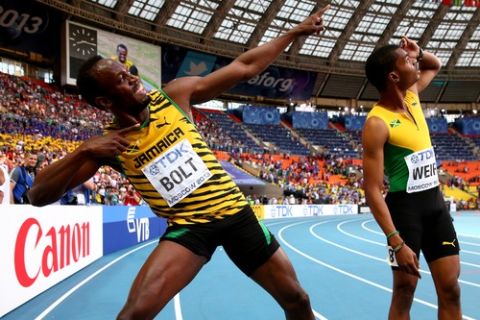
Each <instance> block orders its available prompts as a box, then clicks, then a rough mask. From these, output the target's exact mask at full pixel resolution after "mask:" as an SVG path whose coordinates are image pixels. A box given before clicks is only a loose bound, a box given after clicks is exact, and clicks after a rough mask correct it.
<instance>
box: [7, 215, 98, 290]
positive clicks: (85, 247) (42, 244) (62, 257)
mask: <svg viewBox="0 0 480 320" xmlns="http://www.w3.org/2000/svg"><path fill="white" fill-rule="evenodd" d="M29 237H30V239H32V238H33V239H35V241H30V242H28V243H27V238H29ZM27 246H28V247H27ZM37 250H40V252H39V253H41V254H33V253H36V252H38V251H37ZM88 255H90V223H88V222H86V223H82V224H78V223H76V224H74V225H66V226H61V227H60V228H58V230H57V229H55V227H51V228H50V229H48V231H47V232H46V233H45V234H44V232H43V230H42V226H41V225H40V223H39V222H38V221H37V220H36V219H34V218H29V219H27V220H25V222H24V223H23V224H22V226H21V227H20V230H19V232H18V235H17V239H16V241H15V274H16V276H17V279H18V282H19V283H20V284H21V285H22V286H24V287H29V286H31V285H32V284H33V283H34V282H35V280H36V279H37V278H38V276H39V274H40V272H42V274H43V275H44V276H45V277H48V276H49V275H50V274H51V273H52V272H57V271H58V270H61V269H63V268H65V267H66V266H68V265H70V263H76V262H78V261H79V260H80V259H81V258H84V257H86V256H88ZM28 256H38V257H40V256H41V261H35V260H32V259H29V260H28V270H30V272H28V271H27V261H26V258H27V257H28ZM32 264H33V265H32ZM32 270H34V271H32Z"/></svg>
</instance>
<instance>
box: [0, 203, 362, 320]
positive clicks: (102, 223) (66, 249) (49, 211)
mask: <svg viewBox="0 0 480 320" xmlns="http://www.w3.org/2000/svg"><path fill="white" fill-rule="evenodd" d="M254 211H255V214H256V215H257V217H258V219H276V218H294V217H314V216H322V215H347V214H358V206H357V205H348V204H346V205H265V206H262V205H255V206H254ZM1 214H2V218H3V222H4V223H3V226H2V229H3V232H2V234H1V235H0V270H1V272H0V287H1V288H2V290H3V291H4V292H8V294H5V295H3V298H2V299H0V317H2V316H4V315H5V314H7V313H8V312H10V311H12V310H13V309H15V308H17V307H18V306H20V305H22V304H24V303H25V302H27V301H28V300H30V299H32V298H33V297H35V296H37V295H38V294H40V293H42V292H43V291H45V290H47V289H49V288H50V287H52V286H54V285H55V284H57V283H59V282H60V281H62V280H64V279H66V278H67V277H69V276H71V275H73V274H74V273H76V272H77V271H80V270H81V269H83V268H85V267H86V266H88V265H89V264H91V263H92V262H94V261H95V260H97V259H99V258H101V257H102V256H104V255H107V254H109V253H113V252H115V251H118V250H122V249H125V248H128V247H131V246H134V245H137V244H139V243H142V242H145V241H148V240H151V239H155V238H158V237H160V236H161V235H162V234H163V233H164V232H165V229H166V227H167V223H166V220H165V219H162V218H158V217H157V216H156V215H154V214H153V213H152V212H151V211H150V209H149V208H148V207H146V206H137V207H128V206H59V205H51V206H46V207H41V208H39V207H33V206H29V205H9V206H3V207H1Z"/></svg>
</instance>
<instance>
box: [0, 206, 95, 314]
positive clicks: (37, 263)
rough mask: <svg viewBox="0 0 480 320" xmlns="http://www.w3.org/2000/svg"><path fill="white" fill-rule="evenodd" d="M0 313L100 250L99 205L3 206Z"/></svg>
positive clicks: (77, 267) (89, 260)
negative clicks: (0, 297) (2, 293)
mask: <svg viewBox="0 0 480 320" xmlns="http://www.w3.org/2000/svg"><path fill="white" fill-rule="evenodd" d="M2 218H3V220H2V221H3V223H2V233H1V235H0V237H1V238H0V239H1V240H0V270H1V272H0V287H1V288H2V290H3V291H4V292H8V294H4V295H2V299H0V317H1V316H3V315H4V314H6V313H8V312H9V311H11V310H13V309H14V308H16V307H17V306H19V305H21V304H23V303H24V302H26V301H28V300H29V299H31V298H33V297H35V296H36V295H38V294H39V293H41V292H43V291H45V290H47V289H48V288H50V287H51V286H53V285H55V284H56V283H58V282H60V281H62V280H63V279H65V278H67V277H69V276H70V275H72V274H73V273H75V272H77V271H79V270H81V269H82V268H84V267H86V266H87V265H89V264H90V263H92V262H93V261H95V260H96V259H98V258H100V257H101V256H102V254H103V253H102V247H103V243H102V207H82V206H78V207H75V206H69V207H65V206H47V207H43V208H37V207H32V206H19V205H15V206H6V207H2Z"/></svg>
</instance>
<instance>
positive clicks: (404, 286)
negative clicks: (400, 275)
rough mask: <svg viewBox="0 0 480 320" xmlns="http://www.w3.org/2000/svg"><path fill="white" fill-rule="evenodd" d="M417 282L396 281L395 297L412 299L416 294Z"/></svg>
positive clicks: (405, 299)
mask: <svg viewBox="0 0 480 320" xmlns="http://www.w3.org/2000/svg"><path fill="white" fill-rule="evenodd" d="M415 288H416V283H414V282H409V281H405V282H402V283H396V284H395V285H394V287H393V295H394V297H395V298H398V299H402V300H404V301H412V300H413V297H414V295H415Z"/></svg>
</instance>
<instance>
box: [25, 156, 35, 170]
mask: <svg viewBox="0 0 480 320" xmlns="http://www.w3.org/2000/svg"><path fill="white" fill-rule="evenodd" d="M36 164H37V155H36V154H30V155H28V156H27V158H26V159H25V166H26V167H30V168H33V167H35V165H36Z"/></svg>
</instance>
